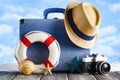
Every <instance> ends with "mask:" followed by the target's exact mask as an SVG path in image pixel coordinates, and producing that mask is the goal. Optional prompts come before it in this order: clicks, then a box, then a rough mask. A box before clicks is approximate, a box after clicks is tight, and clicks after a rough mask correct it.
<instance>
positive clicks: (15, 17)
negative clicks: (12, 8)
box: [0, 13, 22, 21]
mask: <svg viewBox="0 0 120 80" xmlns="http://www.w3.org/2000/svg"><path fill="white" fill-rule="evenodd" d="M21 18H22V16H20V15H18V14H17V13H6V14H4V15H2V16H1V18H0V20H2V21H11V20H14V21H16V20H19V19H21Z"/></svg>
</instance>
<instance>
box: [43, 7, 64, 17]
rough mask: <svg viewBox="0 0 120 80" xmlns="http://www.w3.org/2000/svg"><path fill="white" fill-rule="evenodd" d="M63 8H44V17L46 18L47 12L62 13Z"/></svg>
mask: <svg viewBox="0 0 120 80" xmlns="http://www.w3.org/2000/svg"><path fill="white" fill-rule="evenodd" d="M64 11H65V9H63V8H48V9H45V10H44V13H43V14H44V19H47V16H48V14H49V13H63V14H64Z"/></svg>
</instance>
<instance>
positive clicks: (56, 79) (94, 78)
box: [0, 71, 120, 80]
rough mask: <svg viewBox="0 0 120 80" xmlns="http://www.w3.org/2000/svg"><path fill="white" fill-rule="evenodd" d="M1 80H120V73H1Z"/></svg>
mask: <svg viewBox="0 0 120 80" xmlns="http://www.w3.org/2000/svg"><path fill="white" fill-rule="evenodd" d="M0 80H120V72H110V73H108V74H106V75H88V74H67V73H53V75H49V74H48V75H46V76H44V75H42V74H32V75H28V76H25V75H22V74H21V73H19V72H5V71H0Z"/></svg>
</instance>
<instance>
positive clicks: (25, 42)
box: [21, 36, 31, 47]
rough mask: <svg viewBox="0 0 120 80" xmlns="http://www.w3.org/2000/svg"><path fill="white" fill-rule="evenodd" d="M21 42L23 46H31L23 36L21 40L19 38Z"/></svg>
mask: <svg viewBox="0 0 120 80" xmlns="http://www.w3.org/2000/svg"><path fill="white" fill-rule="evenodd" d="M21 41H22V42H23V44H24V45H25V46H27V47H28V46H30V44H31V42H30V41H29V40H28V39H27V38H26V37H25V36H23V37H22V38H21Z"/></svg>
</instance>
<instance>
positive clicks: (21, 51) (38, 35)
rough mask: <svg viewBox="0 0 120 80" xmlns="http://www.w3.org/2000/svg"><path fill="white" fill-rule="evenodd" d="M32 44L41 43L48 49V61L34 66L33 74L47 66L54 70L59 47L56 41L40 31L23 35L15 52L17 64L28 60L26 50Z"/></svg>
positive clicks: (57, 60)
mask: <svg viewBox="0 0 120 80" xmlns="http://www.w3.org/2000/svg"><path fill="white" fill-rule="evenodd" d="M34 42H42V43H44V44H45V45H46V46H48V49H49V57H48V60H46V61H45V62H43V64H39V65H36V70H35V71H34V72H35V73H41V72H42V71H43V70H42V68H45V67H46V66H47V65H48V64H49V66H50V67H52V68H55V67H56V65H57V64H58V63H59V57H60V47H59V43H58V42H57V40H56V39H55V38H54V37H53V36H52V35H50V34H48V33H45V32H42V31H32V32H29V33H27V34H26V35H24V36H23V37H22V38H21V39H20V42H19V43H18V45H17V47H16V50H15V57H16V58H17V61H18V64H19V63H20V62H21V61H23V60H26V59H28V58H27V55H26V51H27V48H28V47H29V46H30V45H31V44H32V43H34Z"/></svg>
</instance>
